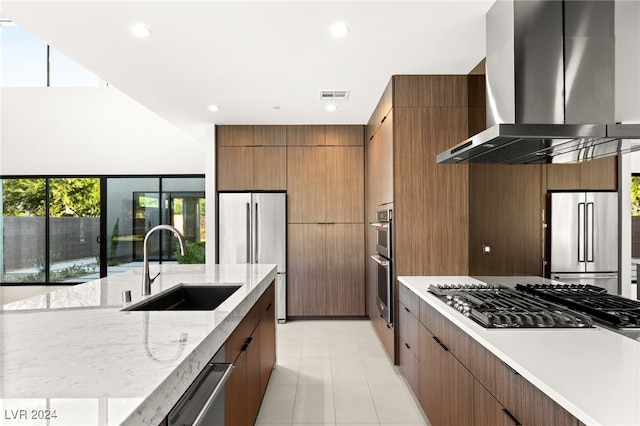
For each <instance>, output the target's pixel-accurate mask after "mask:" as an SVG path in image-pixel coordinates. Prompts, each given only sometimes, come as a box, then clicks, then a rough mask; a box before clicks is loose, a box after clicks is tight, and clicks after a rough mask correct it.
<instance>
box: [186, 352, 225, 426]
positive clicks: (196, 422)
mask: <svg viewBox="0 0 640 426" xmlns="http://www.w3.org/2000/svg"><path fill="white" fill-rule="evenodd" d="M234 368H235V366H234V365H233V364H228V365H227V369H226V370H224V373H223V374H222V377H221V378H220V380H219V381H218V384H217V385H216V387H215V389H213V392H211V395H210V396H209V399H207V402H205V404H204V407H202V410H200V412H199V413H198V415H197V416H196V419H195V420H194V421H193V426H200V425H201V424H202V425H203V426H206V425H204V423H201V422H202V420H203V419H204V416H205V415H206V414H207V411H208V410H209V407H210V406H211V405H212V404H213V402H214V401H215V400H216V398H217V397H218V395H219V394H220V392H222V391H224V385H225V383H227V380H228V379H229V376H230V375H231V372H232V371H233V369H234Z"/></svg>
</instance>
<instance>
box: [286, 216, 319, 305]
mask: <svg viewBox="0 0 640 426" xmlns="http://www.w3.org/2000/svg"><path fill="white" fill-rule="evenodd" d="M325 226H326V225H318V224H289V226H288V237H287V238H288V241H289V246H288V252H289V262H288V269H289V270H288V271H287V281H288V282H287V313H288V315H289V316H320V315H326V312H327V308H326V286H325V283H326V272H325V271H326V266H325V265H326V261H325V244H324V228H325Z"/></svg>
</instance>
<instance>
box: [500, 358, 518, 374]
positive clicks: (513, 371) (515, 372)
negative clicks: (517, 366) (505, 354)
mask: <svg viewBox="0 0 640 426" xmlns="http://www.w3.org/2000/svg"><path fill="white" fill-rule="evenodd" d="M500 362H501V363H502V365H504V366H505V367H507V369H508V370H509V371H511V372H512V373H513V374H515V375H516V376H519V375H520V373H518V372H517V371H516V370H514V369H513V368H511V366H510V365H509V364H507V363H506V362H504V361H502V360H500Z"/></svg>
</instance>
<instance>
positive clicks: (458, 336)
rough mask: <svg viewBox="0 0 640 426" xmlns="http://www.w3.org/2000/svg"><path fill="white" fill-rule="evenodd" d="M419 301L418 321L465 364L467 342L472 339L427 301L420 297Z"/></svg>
mask: <svg viewBox="0 0 640 426" xmlns="http://www.w3.org/2000/svg"><path fill="white" fill-rule="evenodd" d="M419 301H420V322H421V323H422V324H423V325H424V326H425V327H426V328H427V329H428V330H429V331H430V332H431V333H432V334H433V335H434V336H436V337H437V338H438V339H439V340H440V341H441V342H442V343H443V344H444V345H445V346H446V347H447V348H448V350H449V351H451V353H452V354H453V356H455V357H456V358H457V359H458V360H459V361H460V362H462V363H463V364H465V365H467V364H468V361H469V343H470V342H471V340H473V339H472V338H471V337H469V335H468V334H466V333H465V332H463V331H462V330H460V329H459V328H458V327H456V326H455V325H454V324H453V323H452V322H451V321H449V320H448V319H447V318H445V317H444V315H442V314H441V313H439V312H438V311H436V310H435V309H434V308H433V307H432V306H431V305H429V304H428V303H427V302H425V301H424V300H422V299H420V300H419Z"/></svg>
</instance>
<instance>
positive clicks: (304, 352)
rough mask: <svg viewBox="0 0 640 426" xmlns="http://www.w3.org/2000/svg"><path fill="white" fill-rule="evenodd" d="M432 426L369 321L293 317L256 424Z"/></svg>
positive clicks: (281, 335) (282, 335)
mask: <svg viewBox="0 0 640 426" xmlns="http://www.w3.org/2000/svg"><path fill="white" fill-rule="evenodd" d="M354 424H357V425H359V426H370V425H371V426H372V425H376V426H379V425H395V426H399V425H403V426H414V425H415V426H418V425H428V424H429V423H428V422H427V421H426V419H425V417H424V415H423V414H422V411H421V409H420V407H419V406H418V404H417V402H416V401H415V398H414V397H413V395H412V394H411V393H410V390H409V388H408V386H407V384H406V382H405V381H404V377H403V376H402V374H401V373H400V371H399V370H398V368H397V367H394V366H393V365H392V364H391V362H390V361H389V359H388V358H387V356H386V353H385V352H384V349H383V348H382V344H381V343H380V341H379V340H378V337H377V335H376V334H375V331H374V329H373V326H372V324H371V323H370V322H369V321H364V320H353V321H290V322H287V323H286V324H278V327H277V361H276V368H275V369H274V370H273V373H272V375H271V380H270V381H269V385H268V387H267V392H266V394H265V397H264V400H263V402H262V406H261V408H260V413H259V414H258V419H257V421H256V425H260V426H262V425H264V426H267V425H269V426H285V425H286V426H296V425H304V426H311V425H314V426H315V425H336V426H342V425H354Z"/></svg>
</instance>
